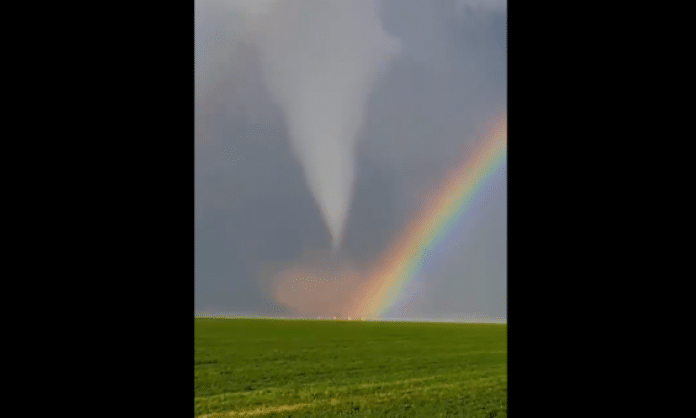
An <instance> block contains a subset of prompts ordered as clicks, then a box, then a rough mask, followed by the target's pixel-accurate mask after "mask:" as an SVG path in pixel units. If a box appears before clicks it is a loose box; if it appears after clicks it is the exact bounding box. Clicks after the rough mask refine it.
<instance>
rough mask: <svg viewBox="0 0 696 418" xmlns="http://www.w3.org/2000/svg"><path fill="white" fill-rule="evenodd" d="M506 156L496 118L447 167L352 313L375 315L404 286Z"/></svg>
mask: <svg viewBox="0 0 696 418" xmlns="http://www.w3.org/2000/svg"><path fill="white" fill-rule="evenodd" d="M506 160H507V117H506V115H503V116H502V117H500V118H499V119H498V120H497V121H496V122H495V123H494V124H493V127H492V128H491V129H490V131H489V132H488V134H487V135H485V136H483V139H482V140H481V141H479V142H478V143H477V144H476V145H475V148H474V150H473V152H472V153H470V154H469V157H468V158H465V159H464V160H463V161H462V163H461V164H460V165H459V166H457V167H455V169H454V170H452V171H450V172H449V174H448V175H447V176H446V177H445V179H444V180H443V181H442V182H441V183H440V185H439V187H437V188H436V189H435V190H434V192H433V194H432V195H431V196H432V197H430V198H429V199H428V201H427V202H426V205H425V206H424V207H423V208H422V209H421V210H420V211H419V212H417V214H416V215H415V216H414V217H412V219H411V220H410V221H409V223H408V224H407V225H406V227H405V228H404V230H403V232H402V233H401V234H399V235H398V236H397V237H396V239H395V240H394V244H393V245H392V246H391V247H390V248H389V249H388V250H387V251H386V252H385V254H384V256H382V257H381V258H380V259H379V261H378V262H377V263H376V264H375V266H376V267H375V268H373V269H372V270H371V271H370V272H369V273H368V280H367V285H366V286H365V288H364V289H363V290H362V291H361V292H360V293H359V294H357V295H356V297H355V299H354V301H355V302H354V303H353V306H354V310H353V312H354V313H353V316H355V317H368V318H374V317H379V316H381V315H382V313H383V312H384V311H385V310H386V309H388V308H389V307H391V306H392V305H393V303H394V301H395V300H396V297H397V296H398V295H399V294H400V293H401V291H402V290H403V288H404V285H406V284H407V283H409V282H410V281H411V280H412V279H413V277H414V276H415V275H416V273H418V271H419V270H420V269H421V268H422V267H423V264H424V261H425V260H427V259H428V258H429V257H430V256H431V255H432V254H433V250H434V248H435V246H436V245H437V244H438V243H439V242H440V241H442V239H443V237H444V236H445V235H446V233H447V231H448V230H449V229H450V228H451V226H452V225H453V224H454V223H455V222H456V221H457V219H459V218H460V217H462V216H463V214H465V213H466V212H467V210H468V209H469V208H470V207H471V206H472V205H471V202H472V201H473V200H474V199H473V198H474V196H475V195H476V193H477V192H478V191H479V190H480V189H481V185H482V184H483V183H485V180H486V179H487V178H489V177H491V176H492V175H493V174H494V173H495V172H496V171H497V170H498V169H499V168H500V167H501V166H502V165H503V164H504V163H505V161H506Z"/></svg>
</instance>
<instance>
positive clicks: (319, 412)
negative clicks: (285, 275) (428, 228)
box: [194, 318, 507, 417]
mask: <svg viewBox="0 0 696 418" xmlns="http://www.w3.org/2000/svg"><path fill="white" fill-rule="evenodd" d="M194 402H195V414H196V416H197V417H201V416H205V417H223V416H227V417H229V416H253V417H333V416H347V415H351V416H363V417H506V416H507V325H501V324H462V323H413V322H372V321H366V322H360V321H314V320H272V319H203V318H196V320H195V400H194Z"/></svg>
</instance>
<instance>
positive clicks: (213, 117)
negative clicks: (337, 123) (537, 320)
mask: <svg viewBox="0 0 696 418" xmlns="http://www.w3.org/2000/svg"><path fill="white" fill-rule="evenodd" d="M251 1H252V0H227V1H221V0H196V8H195V10H196V15H195V36H196V39H195V48H196V50H195V65H196V67H195V68H196V74H195V77H196V107H195V112H196V113H195V163H196V166H195V176H196V178H195V309H196V312H197V313H202V312H205V313H230V314H248V315H260V316H266V315H271V316H297V315H300V314H299V313H298V312H297V311H295V310H293V308H292V307H288V306H285V305H283V303H281V302H280V301H278V300H276V299H275V297H274V295H273V293H272V292H270V291H269V288H268V286H269V285H268V283H269V282H270V281H271V277H272V276H273V274H275V273H276V272H277V271H278V270H281V269H283V268H285V267H287V266H288V265H291V264H292V263H297V262H299V261H301V260H303V259H305V258H306V257H307V253H308V252H309V253H311V252H315V253H321V252H322V251H327V252H328V251H329V250H330V249H331V246H332V233H331V231H330V228H329V226H328V225H327V221H326V218H325V216H326V213H325V212H322V209H321V205H320V204H319V203H318V198H317V191H316V190H317V189H316V188H315V189H313V188H312V186H311V180H308V175H307V170H308V169H309V168H308V167H310V166H312V164H315V163H316V161H315V160H316V159H317V158H319V157H318V156H317V155H316V154H313V153H312V152H307V151H306V150H305V151H298V149H300V148H298V145H297V144H298V142H296V141H297V139H293V135H296V133H297V132H299V131H298V129H299V128H298V126H301V124H299V125H298V124H296V123H295V122H294V121H296V120H297V119H296V118H295V119H292V117H291V116H289V114H288V112H290V111H291V109H293V107H292V106H287V107H283V105H281V104H280V100H281V99H279V98H283V97H286V96H283V94H285V93H284V92H288V91H291V90H289V89H291V88H294V89H295V90H292V91H293V94H303V93H302V91H301V90H303V89H305V88H306V87H305V86H306V85H307V84H302V83H297V82H295V80H299V79H297V78H292V77H294V75H292V74H291V75H292V76H288V77H290V78H287V77H286V78H285V79H284V80H285V81H283V82H284V83H286V85H288V87H283V86H281V87H280V88H279V89H278V88H277V87H278V86H276V87H274V86H272V85H271V84H269V83H271V82H270V81H269V80H270V79H269V77H268V74H269V71H270V68H271V67H270V66H269V65H270V64H269V63H271V62H272V63H276V64H278V63H280V64H278V65H279V66H280V67H273V68H274V70H273V71H276V70H278V69H279V68H280V71H282V70H283V69H284V68H285V66H287V63H292V64H293V65H294V63H295V62H298V63H299V64H298V67H297V68H299V69H297V68H296V69H295V70H293V71H300V72H307V71H312V70H313V71H321V68H324V67H322V66H321V65H319V66H317V67H316V68H319V69H316V68H315V67H314V66H311V65H310V66H304V67H303V66H302V62H303V61H302V58H301V57H300V55H301V54H303V53H304V52H303V51H304V50H303V48H304V46H303V45H306V44H307V43H309V42H315V41H314V40H315V39H328V40H327V41H326V43H327V45H328V47H327V46H325V45H324V44H322V46H317V45H319V44H318V43H317V45H315V46H314V47H313V48H314V49H311V48H309V47H308V48H309V51H310V52H313V51H314V52H316V51H321V52H322V54H328V55H330V51H329V52H327V51H328V50H324V49H321V48H333V47H332V45H331V42H335V43H337V44H339V43H340V42H343V41H341V39H340V36H343V35H342V34H343V32H332V31H333V29H332V28H333V27H334V26H340V25H344V26H345V25H347V26H345V28H344V30H345V31H347V32H351V30H352V29H351V27H352V26H350V23H351V22H354V21H355V22H358V21H360V22H364V21H365V16H367V15H369V14H370V13H372V12H370V11H369V10H373V11H374V15H375V20H374V22H373V23H371V24H368V23H364V24H362V23H361V24H360V25H358V26H356V27H355V32H359V33H361V34H363V35H360V36H363V37H364V39H365V40H367V44H368V45H370V42H371V41H370V39H371V38H370V37H372V36H374V39H377V40H384V42H383V43H382V44H379V42H375V45H377V44H379V45H377V46H374V47H372V46H370V48H371V49H370V48H368V49H365V48H363V49H360V48H358V47H356V48H354V49H344V50H345V51H349V52H350V53H343V55H341V57H343V56H348V57H352V56H353V55H351V54H353V51H355V52H354V55H355V56H359V57H368V58H369V59H367V58H365V60H366V62H367V64H364V65H362V64H361V65H362V66H361V65H355V66H353V64H352V62H342V64H341V65H345V66H346V67H345V68H350V69H351V70H350V72H351V73H354V72H360V71H363V68H366V69H367V70H365V71H363V73H364V74H369V77H368V76H367V75H366V76H365V79H369V80H368V81H369V82H364V83H363V82H362V81H361V80H362V79H360V80H358V81H355V78H353V79H350V80H351V81H350V83H349V82H345V83H344V84H343V85H345V86H346V89H347V90H348V91H354V92H355V93H354V94H355V96H356V97H358V96H359V95H360V94H362V96H360V97H363V96H364V99H361V100H362V101H360V103H361V104H360V105H359V106H358V105H356V106H357V107H356V108H360V109H362V110H361V112H362V113H360V112H358V113H359V114H358V113H356V115H358V116H355V117H354V118H353V119H350V118H349V117H348V116H346V118H348V122H350V121H352V120H355V121H356V122H355V123H353V124H350V123H348V124H347V125H346V127H345V130H348V131H350V132H353V131H352V130H351V129H353V128H355V129H354V131H355V132H354V134H352V137H354V141H353V140H350V139H346V143H348V142H350V141H353V142H350V146H349V145H345V150H347V151H345V152H346V153H348V154H350V153H351V152H352V153H353V154H354V156H353V157H351V158H350V159H349V160H350V161H352V164H354V167H355V169H354V170H353V171H352V175H351V176H347V177H346V176H344V177H341V178H339V177H336V181H338V182H341V181H343V182H344V183H346V182H347V183H350V184H352V186H350V185H349V186H346V187H348V189H349V190H350V193H348V194H346V196H348V198H347V199H348V203H347V206H346V205H344V206H346V208H347V209H346V211H345V221H344V222H343V223H342V225H344V226H343V230H342V235H341V239H340V247H339V249H338V252H339V254H340V256H341V257H343V258H346V259H350V260H351V262H352V263H354V264H355V265H357V266H360V267H362V266H364V267H367V266H369V265H370V264H371V263H373V262H374V261H375V260H376V259H377V258H378V257H379V256H380V255H381V254H382V252H383V251H385V250H386V249H387V248H388V246H389V245H390V243H391V242H392V240H393V238H394V237H395V236H396V234H397V233H398V231H399V229H400V228H402V227H403V226H404V224H405V223H406V222H407V221H408V220H409V213H410V211H411V210H413V209H414V208H415V207H416V206H417V205H419V204H420V203H421V202H422V200H423V196H424V195H426V194H427V192H428V187H429V186H430V185H432V184H433V182H435V183H436V182H437V180H438V179H440V178H442V177H443V175H444V174H445V172H446V170H448V169H449V168H451V167H453V166H454V165H456V164H457V160H456V155H457V154H456V151H457V150H459V149H460V148H461V147H462V145H466V144H467V143H470V142H471V141H472V140H474V139H475V138H476V136H477V135H480V134H482V133H484V131H483V129H484V128H485V125H486V124H487V123H488V122H490V121H491V119H492V118H494V117H496V116H497V115H499V114H500V112H501V110H502V111H504V110H505V108H506V97H507V81H506V80H507V72H506V67H507V58H506V57H507V53H506V20H507V12H506V3H505V2H504V1H491V2H488V1H483V0H472V1H462V0H431V1H419V0H382V1H381V2H379V1H376V0H359V1H358V0H356V4H357V3H363V4H365V5H367V6H365V8H363V9H360V10H357V9H356V10H357V11H355V16H356V17H355V20H350V19H351V18H347V17H346V18H344V17H336V16H338V14H341V16H345V14H346V13H349V12H350V13H352V9H350V10H349V8H346V6H340V7H338V6H336V9H335V10H334V9H332V7H333V6H332V5H331V4H332V3H336V0H323V1H324V5H322V6H321V7H315V6H314V4H315V3H317V0H263V1H261V2H258V3H256V7H257V8H258V10H252V9H250V7H249V6H248V4H249V2H251ZM281 3H284V4H281ZM339 3H340V0H339V2H338V3H336V4H339ZM343 3H346V2H345V1H344V2H343ZM368 3H369V5H368ZM373 3H374V4H375V5H376V7H372V4H373ZM326 4H329V6H326ZM350 7H352V6H350ZM356 7H357V6H356ZM342 8H343V9H342ZM339 9H340V10H339ZM315 10H316V12H315ZM293 16H295V17H293ZM298 16H301V19H300V17H298ZM332 19H336V21H335V22H334V21H333V20H332ZM279 22H280V23H279ZM346 22H347V23H346ZM282 25H290V26H292V25H297V28H296V27H288V28H285V27H284V26H282ZM380 26H381V29H380ZM278 27H283V28H285V29H277V28H278ZM342 27H343V26H342ZM269 28H273V30H269ZM342 30H343V29H342ZM283 31H285V32H283ZM300 31H301V34H300ZM337 31H338V30H337ZM279 33H280V34H281V35H279ZM327 33H329V35H327ZM330 33H337V34H338V35H336V36H335V37H334V38H332V37H331V35H330ZM322 34H323V35H322ZM282 36H285V37H287V38H288V39H290V40H287V39H277V38H278V37H282ZM322 36H323V37H322ZM351 36H353V35H351ZM355 36H358V35H355ZM274 37H275V38H274ZM350 39H353V38H350ZM356 39H357V38H356ZM310 40H311V41H310ZM263 42H265V43H263ZM293 42H295V43H293ZM317 42H318V41H317ZM356 42H358V41H356ZM360 42H362V41H360ZM380 42H381V41H380ZM262 43H263V44H262ZM343 44H345V42H343ZM279 45H282V48H281V47H280V46H279ZM288 45H289V46H288ZM356 45H358V44H357V43H356ZM360 45H362V44H360ZM274 48H275V49H274ZM336 48H346V47H343V46H339V47H336ZM379 48H382V49H379ZM269 51H271V52H269ZM342 51H343V50H342ZM374 51H376V52H374ZM385 51H387V52H385ZM274 54H275V55H274ZM293 54H297V55H298V58H297V60H294V58H292V55H293ZM370 54H371V55H370ZM321 56H322V57H323V56H324V55H321ZM387 56H388V57H389V58H388V59H387V58H384V59H382V57H387ZM277 57H281V58H278V59H276V58H277ZM315 59H316V60H321V59H322V58H315ZM327 59H330V58H327ZM341 59H343V60H344V61H349V58H341ZM361 59H363V58H361ZM326 68H328V67H326ZM368 70H370V71H368ZM288 71H290V70H288ZM264 74H265V76H264ZM274 74H275V73H274ZM282 77H283V75H279V76H278V79H279V80H282ZM317 77H318V78H322V76H321V74H319V75H318V76H317ZM317 77H313V78H311V80H315V79H316V78H317ZM274 80H275V79H274ZM323 82H324V83H333V82H335V83H337V85H340V84H341V83H342V82H343V81H342V80H341V79H339V78H337V77H333V75H331V76H328V77H325V80H324V81H323ZM361 83H362V84H361ZM322 86H324V87H326V86H327V84H322ZM274 89H275V90H274ZM329 89H330V88H329ZM329 89H327V90H329ZM337 89H338V90H340V87H337ZM279 92H280V93H279ZM288 94H289V93H288ZM303 97H304V96H303ZM321 97H324V95H321ZM356 100H357V99H356ZM327 103H328V102H327ZM309 109H311V107H309ZM341 109H345V107H341ZM309 113H310V114H309V116H305V117H306V118H307V117H309V120H311V117H312V115H311V112H309ZM351 114H352V113H351ZM359 115H364V116H359ZM324 119H326V118H323V119H322V120H324ZM339 119H340V120H341V122H343V119H341V118H339ZM341 126H343V125H341ZM327 129H328V128H327ZM342 129H343V128H342ZM300 130H301V129H300ZM348 136H350V135H348ZM293 141H295V142H293ZM336 147H338V148H331V149H332V150H334V151H335V152H336V153H339V154H340V153H342V152H343V151H344V148H342V147H344V145H340V146H339V145H336ZM303 149H304V148H303ZM351 150H352V151H351ZM319 154H321V153H319ZM327 161H328V162H327V164H328V165H329V168H330V167H331V166H333V165H336V164H339V165H340V164H341V160H340V159H339V160H336V161H333V160H327ZM318 167H319V168H318V169H322V167H321V166H318ZM505 168H506V167H505V166H504V167H503V169H502V170H501V171H500V172H499V173H497V174H496V176H495V177H494V178H492V179H490V180H489V181H488V182H486V184H485V185H484V189H483V190H484V191H483V192H482V193H480V194H479V195H477V197H476V199H475V202H474V205H473V207H472V208H471V210H470V212H469V214H468V215H466V216H464V217H462V219H461V222H459V223H457V224H456V226H455V227H454V228H455V229H456V231H454V233H453V234H450V235H451V238H449V239H448V240H447V242H446V243H443V244H442V245H440V246H438V247H436V248H437V250H438V254H436V255H435V257H434V259H435V260H436V262H435V263H432V264H431V265H430V266H429V267H427V268H425V269H424V270H422V271H420V272H419V273H418V274H417V276H416V277H415V278H414V280H413V282H412V283H411V285H409V286H408V287H407V289H406V291H404V292H403V293H402V294H401V295H400V297H399V299H398V300H397V303H396V304H395V305H394V306H393V307H392V308H391V309H389V310H388V311H387V312H385V314H384V315H385V317H399V316H401V317H408V318H412V319H437V318H442V319H455V318H467V317H488V318H497V319H506V318H507V309H506V305H507V301H506V295H507V291H506V286H507V283H506V281H507V273H506V271H507V261H506V259H507V223H506V218H507V200H506V195H507V180H506V178H507V176H506V170H505ZM319 177H321V176H319ZM327 178H329V180H327V181H334V180H333V179H334V177H331V175H329V176H328V177H327ZM351 179H352V180H351ZM347 183H346V184H347ZM337 187H338V186H337ZM325 189H326V188H324V190H325ZM334 198H340V196H339V197H334V196H328V197H327V199H328V200H327V201H331V199H334ZM336 222H337V223H340V222H338V221H336ZM334 235H335V234H334Z"/></svg>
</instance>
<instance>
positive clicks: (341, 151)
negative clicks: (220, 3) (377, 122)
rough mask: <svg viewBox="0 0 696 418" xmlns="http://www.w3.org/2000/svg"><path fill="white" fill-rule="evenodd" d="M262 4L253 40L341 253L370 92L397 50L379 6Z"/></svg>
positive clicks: (368, 1) (366, 2)
mask: <svg viewBox="0 0 696 418" xmlns="http://www.w3.org/2000/svg"><path fill="white" fill-rule="evenodd" d="M262 3H264V4H265V5H266V6H267V7H263V5H259V4H255V5H253V9H249V12H250V13H253V16H252V17H253V20H254V22H253V24H251V25H250V27H252V28H253V29H252V30H251V35H250V37H249V40H250V42H252V43H253V44H254V45H255V47H256V49H257V51H258V52H259V59H260V61H261V67H262V71H263V76H264V80H265V81H266V84H267V87H268V89H269V92H270V94H271V97H272V99H273V100H274V102H275V103H276V104H277V105H278V106H280V108H281V109H282V110H283V113H284V116H285V121H286V124H287V127H288V130H289V134H290V140H291V145H292V150H293V152H294V154H295V156H296V157H297V158H298V159H299V161H300V162H301V164H302V167H303V169H304V175H305V178H306V181H307V184H308V186H309V189H310V190H311V192H312V194H313V196H314V198H315V200H316V203H317V205H318V206H319V209H320V210H321V213H322V216H323V218H324V221H325V222H326V225H327V227H328V229H329V231H330V233H331V241H332V247H333V249H334V251H336V250H337V249H338V247H339V246H340V244H341V240H342V237H343V230H344V227H345V222H346V219H347V216H348V211H349V209H350V202H351V197H352V194H353V183H354V181H355V176H356V173H355V171H356V162H355V152H356V151H355V147H356V141H357V138H358V136H359V133H360V128H361V127H362V125H363V121H364V119H365V112H366V103H367V101H368V97H369V94H370V90H371V88H372V86H373V85H374V84H375V82H376V80H378V78H379V76H380V75H381V74H384V73H385V71H386V70H387V68H388V64H389V62H390V60H391V59H392V58H393V57H395V56H396V55H397V54H398V52H399V49H400V47H399V45H400V44H399V41H398V39H397V38H395V37H393V36H391V35H389V34H388V33H386V32H385V31H384V30H383V29H382V25H381V21H380V19H379V16H378V11H379V10H378V7H377V6H378V3H377V2H376V1H375V0H353V1H344V0H303V1H287V0H276V1H268V0H266V1H264V2H262ZM239 4H240V5H242V6H245V7H246V5H247V3H246V2H241V3H239ZM270 4H273V7H268V6H269V5H270Z"/></svg>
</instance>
